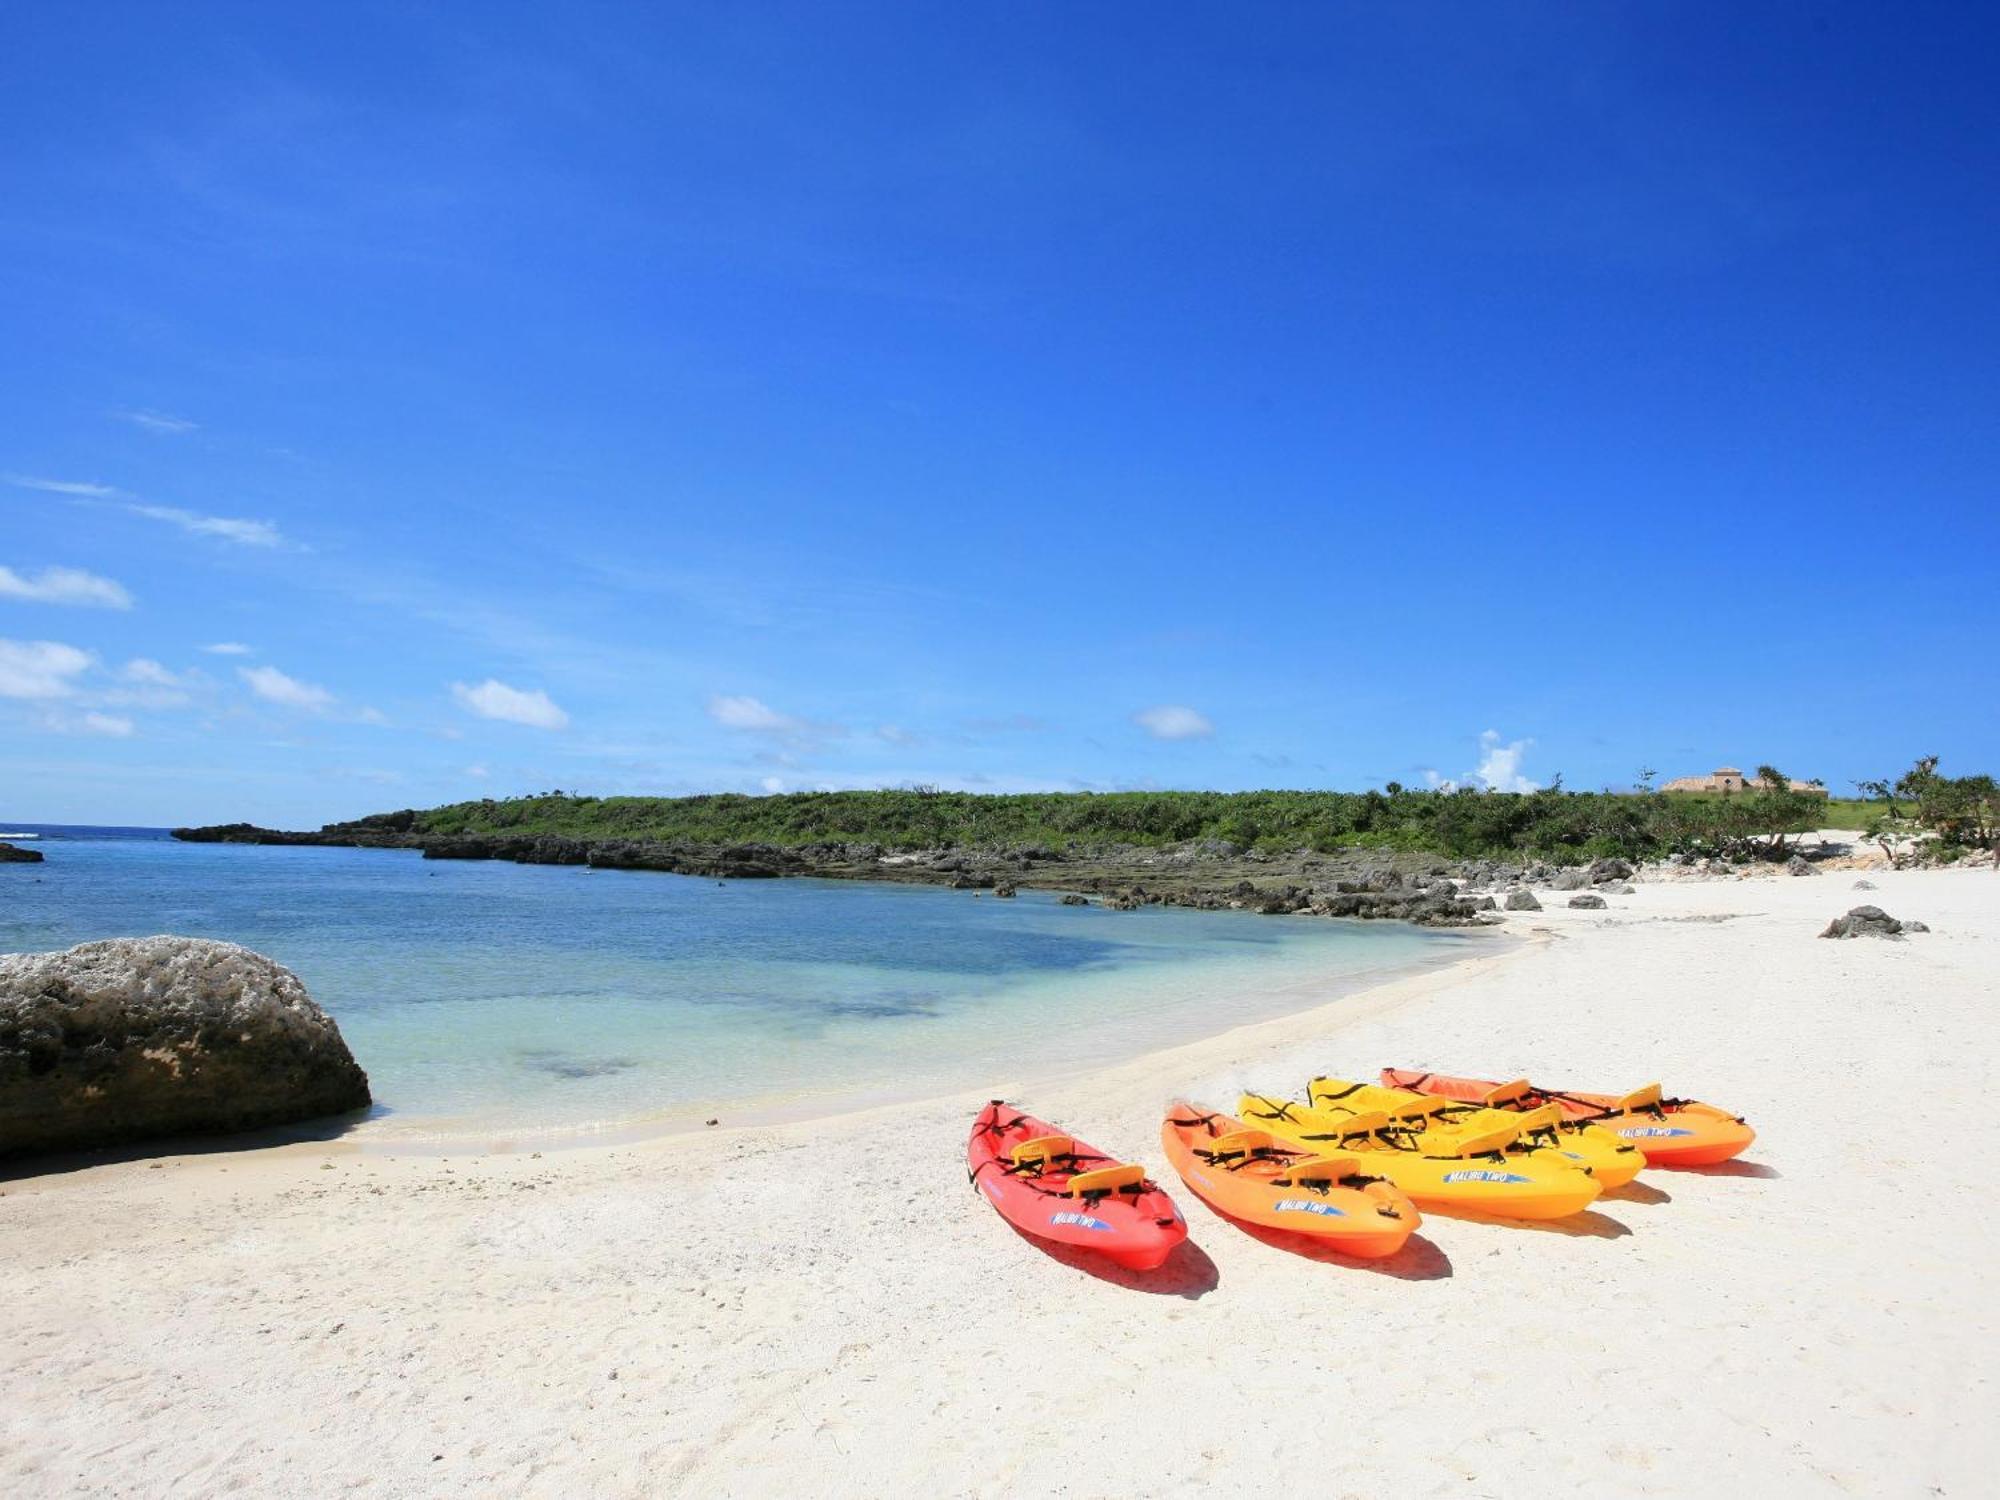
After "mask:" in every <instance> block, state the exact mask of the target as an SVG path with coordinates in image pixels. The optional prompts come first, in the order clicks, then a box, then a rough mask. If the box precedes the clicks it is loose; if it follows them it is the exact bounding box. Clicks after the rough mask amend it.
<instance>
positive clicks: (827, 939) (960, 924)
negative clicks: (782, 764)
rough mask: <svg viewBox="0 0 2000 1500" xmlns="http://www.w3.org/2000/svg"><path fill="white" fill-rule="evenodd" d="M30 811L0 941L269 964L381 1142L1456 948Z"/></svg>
mask: <svg viewBox="0 0 2000 1500" xmlns="http://www.w3.org/2000/svg"><path fill="white" fill-rule="evenodd" d="M15 826H17V827H21V828H24V829H27V828H33V827H35V826H36V825H32V824H18V825H15ZM43 831H44V835H45V836H44V837H43V838H42V839H41V840H40V841H39V843H38V844H37V846H36V847H38V848H40V849H41V850H42V851H43V853H44V854H45V855H46V856H47V861H46V863H44V864H42V865H40V866H26V865H21V866H12V867H9V868H7V869H6V870H4V871H0V951H22V950H33V949H45V948H61V947H67V946H69V945H71V944H73V943H79V942H86V941H89V940H91V939H93V938H101V937H128V936H141V935H146V934H151V933H158V932H173V933H180V934H183V935H187V936H194V937H211V938H221V939H226V940H228V941H230V942H237V943H242V944H244V945H245V946H247V947H250V948H254V949H256V950H258V951H259V952H262V953H266V954H269V955H270V956H271V957H273V958H275V959H277V960H278V961H279V962H280V963H283V964H285V965H286V966H288V967H289V968H291V969H293V970H295V971H296V972H297V973H298V974H299V976H300V977H301V978H303V979H304V980H305V982H306V984H307V986H308V987H309V988H310V989H311V991H312V993H313V996H314V997H315V998H316V999H317V1000H318V1001H319V1002H320V1004H322V1005H323V1006H325V1007H326V1009H327V1010H328V1011H329V1012H330V1013H332V1015H333V1016H334V1017H335V1018H336V1019H337V1020H338V1021H339V1023H340V1028H341V1031H342V1033H343V1034H344V1035H345V1036H346V1038H347V1040H348V1044H349V1045H350V1046H351V1047H352V1048H353V1050H354V1053H355V1056H356V1057H357V1058H358V1059H359V1060H360V1061H361V1064H362V1066H363V1067H365V1068H366V1069H367V1070H368V1074H369V1078H370V1081H371V1084H372V1086H373V1089H374V1093H375V1097H376V1099H377V1101H378V1104H377V1109H376V1112H375V1114H376V1119H375V1120H374V1121H373V1122H371V1124H370V1126H369V1130H370V1131H371V1132H376V1133H388V1134H399V1133H403V1132H405V1131H409V1132H412V1133H414V1132H418V1131H426V1132H429V1131H442V1132H445V1133H447V1134H448V1133H451V1132H452V1131H454V1130H464V1131H479V1132H486V1133H490V1132H493V1131H510V1132H537V1131H539V1132H548V1133H554V1134H561V1133H565V1132H572V1131H592V1130H597V1129H605V1128H613V1127H626V1126H630V1125H634V1124H636V1123H639V1122H643V1121H648V1120H660V1119H670V1118H672V1117H674V1116H676V1115H685V1114H699V1113H700V1112H701V1111H702V1110H704V1109H708V1108H719V1107H722V1106H724V1105H728V1106H731V1107H732V1113H740V1111H741V1109H742V1108H746V1107H755V1108H760V1109H767V1110H768V1109H771V1108H774V1107H776V1108H786V1109H787V1110H788V1112H797V1111H800V1110H805V1111H807V1112H809V1111H810V1109H811V1107H812V1106H813V1105H814V1104H815V1103H816V1102H824V1103H825V1104H827V1105H828V1106H832V1105H834V1104H837V1103H839V1102H843V1101H851V1100H857V1099H861V1098H887V1097H911V1096H915V1095H919V1094H923V1093H930V1092H938V1091H941V1090H944V1089H948V1088H954V1087H966V1086H971V1087H975V1088H986V1087H989V1086H990V1087H999V1086H1000V1085H1002V1084H1005V1083H1009V1082H1011V1081H1013V1080H1015V1079H1018V1078H1020V1077H1022V1076H1024V1075H1026V1074H1029V1073H1031V1072H1034V1071H1041V1070H1050V1069H1068V1068H1072V1067H1083V1066H1089V1065H1092V1064H1094V1063H1101V1062H1108V1061H1112V1060H1115V1059H1122V1058H1127V1057H1131V1056H1133V1055H1135V1054H1137V1053H1139V1052H1142V1051H1145V1050H1147V1049H1148V1048H1150V1047H1155V1046H1163V1045H1168V1044H1170V1043H1172V1042H1174V1041H1177V1040H1182V1039H1185V1038H1189V1037H1193V1036H1200V1035H1207V1034H1211V1033H1213V1032H1216V1031H1219V1030H1222V1029H1225V1028H1226V1027H1228V1026H1231V1025H1236V1024H1241V1023H1243V1022H1247V1021H1253V1020H1259V1019H1263V1018H1265V1017H1267V1016H1270V1015H1274V1014H1279V1013H1281V1012H1283V1011H1285V1010H1292V1009H1299V1008H1303V1007H1304V1006H1306V1005H1310V1004H1315V1003H1318V1002H1320V1001H1322V1000H1324V999H1327V998H1331V997H1333V996H1335V995H1338V994H1339V993H1341V992H1343V991H1345V990H1349V989H1353V988H1356V987H1357V986H1359V985H1360V984H1362V983H1365V982H1366V981H1367V980H1368V979H1370V978H1373V977H1376V976H1379V975H1383V974H1386V973H1389V972H1392V971H1398V970H1406V969H1409V968H1412V967H1416V966H1423V965H1426V964H1429V963H1436V962H1448V961H1450V960H1451V959H1454V958H1457V957H1460V956H1462V955H1463V954H1464V953H1465V952H1466V951H1467V949H1466V944H1467V942H1468V939H1466V938H1465V937H1463V936H1460V935H1456V934H1450V933H1434V932H1425V931H1421V930H1417V929H1413V928H1409V927H1404V926H1401V925H1379V926H1369V925H1362V924H1355V923H1345V922H1329V921H1323V920H1317V919H1311V918H1276V917H1257V916H1252V915H1249V914H1246V913H1239V912H1196V911H1183V910H1177V909H1173V908H1160V907H1151V908H1145V909H1142V910H1139V911H1133V912H1113V911H1106V910H1103V909H1102V908H1099V907H1087V908H1084V907H1065V906H1062V905H1060V904H1059V903H1058V901H1057V900H1056V898H1055V897H1054V896H1052V895H1050V894H1047V893H1043V892H1028V891H1024V892H1022V893H1021V895H1020V896H1019V897H1017V898H1016V899H1014V900H1012V901H1003V900H997V899H995V898H994V897H993V896H992V895H991V894H990V893H988V894H986V895H985V896H983V897H978V898H975V897H974V896H973V895H972V894H971V893H969V892H965V891H952V890H945V889H941V888H936V887H924V886H896V885H882V884H871V883H860V882H846V881H823V880H758V881H731V882H727V883H719V882H716V881H714V880H703V879H697V878H691V877H685V876H675V875H663V874H658V873H653V872H640V871H601V870H600V871H594V870H589V869H587V868H582V867H573V866H522V865H514V864H505V863H499V862H466V861H456V860H425V859H423V858H422V857H421V856H419V855H418V854H416V853H414V852H411V851H405V850H373V849H315V848H292V849H287V848H263V847H257V846H247V845H241V846H239V845H218V844H178V843H174V842H172V841H171V840H169V839H166V838H164V837H162V836H159V835H157V834H148V833H144V832H142V831H137V830H130V831H125V832H124V833H123V835H122V836H115V837H105V836H99V835H96V834H92V833H89V832H87V831H84V830H68V831H65V830H58V829H53V828H50V829H45V830H43ZM1280 990H1282V991H1284V992H1285V993H1284V994H1275V993H1273V992H1274V991H1280Z"/></svg>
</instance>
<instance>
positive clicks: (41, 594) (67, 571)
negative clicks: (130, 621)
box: [0, 567, 132, 609]
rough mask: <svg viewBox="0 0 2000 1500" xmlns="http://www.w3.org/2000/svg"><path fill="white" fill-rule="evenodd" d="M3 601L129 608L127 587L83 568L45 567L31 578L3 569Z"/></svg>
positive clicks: (0, 583)
mask: <svg viewBox="0 0 2000 1500" xmlns="http://www.w3.org/2000/svg"><path fill="white" fill-rule="evenodd" d="M0 599H19V600H21V601H23V602H24V603H28V604H76V605H82V606H85V607H87V608H96V609H130V608H131V607H132V596H131V595H130V594H129V593H127V592H126V591H125V586H124V585H123V584H120V583H114V582H113V581H112V580H111V579H109V578H100V577H99V576H98V575H97V574H95V573H86V572H84V571H83V569H81V568H44V569H42V571H41V572H39V573H37V574H36V575H35V576H34V577H32V578H30V577H28V576H27V575H26V574H24V573H16V572H15V571H14V570H13V569H12V568H8V567H0Z"/></svg>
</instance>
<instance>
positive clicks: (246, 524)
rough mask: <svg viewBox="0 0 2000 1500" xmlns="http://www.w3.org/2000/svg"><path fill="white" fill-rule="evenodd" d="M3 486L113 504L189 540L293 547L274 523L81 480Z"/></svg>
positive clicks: (14, 480)
mask: <svg viewBox="0 0 2000 1500" xmlns="http://www.w3.org/2000/svg"><path fill="white" fill-rule="evenodd" d="M7 483H9V484H11V485H13V486H14V487H15V488H17V489H23V490H41V491H43V492H44V493H45V494H50V495H67V496H69V497H70V498H71V499H72V500H78V501H92V500H104V501H116V502H118V503H120V504H122V505H123V506H124V508H125V509H126V510H127V511H129V512H130V513H131V514H133V515H135V516H143V517H145V518H146V519H147V520H149V521H164V522H166V523H167V524H168V525H170V526H178V527H180V529H181V530H183V531H185V532H188V533H189V534H190V535H193V536H215V537H221V538H222V539H223V540H224V541H226V542H235V543H236V544H238V545H239V546H243V547H286V546H296V544H295V543H291V542H288V541H287V540H286V539H285V537H284V535H283V533H281V532H280V531H279V530H278V526H277V523H276V522H275V521H259V520H254V519H252V518H250V517H247V516H209V515H203V514H202V513H201V512H200V511H195V510H188V509H186V508H185V507H183V506H179V505H153V504H150V503H148V502H146V501H142V500H139V499H137V498H136V497H134V496H133V494H132V493H131V491H129V490H121V489H119V488H118V487H117V486H116V485H110V484H98V483H96V482H94V481H88V480H81V479H37V478H35V477H34V476H32V475H28V474H9V475H8V476H7Z"/></svg>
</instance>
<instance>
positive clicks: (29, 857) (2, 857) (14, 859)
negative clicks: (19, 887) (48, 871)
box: [0, 844, 42, 865]
mask: <svg viewBox="0 0 2000 1500" xmlns="http://www.w3.org/2000/svg"><path fill="white" fill-rule="evenodd" d="M41 862H42V851H41V850H39V849H23V848H21V847H20V846H19V845H18V844H0V865H38V864H40V863H41Z"/></svg>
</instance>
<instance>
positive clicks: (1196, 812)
mask: <svg viewBox="0 0 2000 1500" xmlns="http://www.w3.org/2000/svg"><path fill="white" fill-rule="evenodd" d="M1760 775H1761V776H1762V782H1761V785H1760V786H1759V788H1758V790H1756V791H1754V792H1748V793H1744V794H1740V795H1737V796H1733V797H1727V798H1720V797H1718V798H1689V797H1670V796H1666V795H1663V794H1660V793H1657V792H1637V793H1631V794H1624V793H1612V792H1569V791H1565V790H1563V789H1562V787H1561V785H1560V782H1558V784H1557V785H1555V786H1552V787H1548V788H1545V789H1543V790H1541V791H1535V792H1524V793H1517V792H1488V791H1478V790H1474V789H1471V788H1458V789H1456V790H1449V791H1418V790H1412V789H1410V788H1406V787H1402V786H1398V785H1396V784H1394V783H1391V784H1390V786H1389V787H1388V788H1386V789H1385V790H1383V791H1379V792H1377V791H1369V792H1278V791H1268V792H1103V793H1092V792H1043V793H1029V794H1024V795H1010V796H985V795H978V794H974V793H969V792H945V791H938V790H935V789H932V788H923V787H917V788H908V789H901V790H895V791H876V792H799V793H788V794H785V795H781V796H773V797H744V796H735V795H719V796H705V797H585V796H579V795H576V794H573V793H564V792H549V793H545V794H542V795H539V796H531V797H513V798H508V799H506V800H504V801H495V800H492V799H488V800H485V801H479V802H458V803H453V804H451V805H450V806H448V807H440V808H435V809H432V810H431V811H429V812H407V813H392V814H384V815H381V816H380V817H378V818H374V819H368V820H365V822H366V824H367V825H369V826H373V827H376V828H382V829H394V830H397V831H407V832H410V833H415V834H553V835H561V836H564V837H568V838H580V839H646V840H661V841H670V842H687V843H703V844H732V843H767V844H780V845H790V846H798V845H802V844H815V843H870V844H878V845H881V846H883V847H884V848H888V849H929V848H940V847H950V846H961V847H966V846H971V847H1010V848H1040V849H1043V850H1046V851H1049V852H1051V853H1054V852H1058V851H1061V850H1065V849H1069V848H1074V847H1094V846H1103V845H1111V844H1135V845H1161V844H1171V843H1179V842H1182V841H1184V840H1188V839H1219V840H1226V841H1227V842H1229V843H1231V844H1236V845H1241V846H1246V847H1261V848H1265V849H1272V850H1279V849H1283V850H1291V849H1299V848H1308V849H1315V850H1320V851H1323V852H1324V851H1331V850H1335V849H1340V848H1354V847H1361V848H1385V849H1422V850H1429V851H1433V852H1435V853H1438V854H1442V855H1446V856H1450V857H1453V858H1460V859H1475V858H1486V857H1498V858H1507V857H1520V856H1540V857H1544V858H1550V859H1561V860H1585V859H1592V858H1596V857H1599V856H1603V855H1621V856H1624V857H1626V858H1652V857H1657V856H1659V855H1662V854H1667V853H1674V852H1685V853H1695V854H1720V855H1727V856H1745V855H1748V856H1765V857H1776V856H1782V855H1783V853H1784V852H1785V849H1786V842H1787V840H1788V839H1789V838H1790V837H1791V836H1792V835H1794V834H1797V833H1800V832H1803V831H1805V830H1807V829H1811V828H1815V827H1819V826H1822V824H1823V822H1824V819H1825V816H1826V802H1825V800H1824V799H1822V798H1820V797H1816V796H1808V795H1806V794H1804V793H1799V792H1793V791H1791V790H1790V789H1789V787H1788V786H1787V785H1786V783H1785V780H1784V778H1783V777H1782V776H1779V775H1778V774H1777V772H1776V771H1775V769H1773V768H1771V767H1765V768H1763V770H1762V772H1760Z"/></svg>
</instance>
